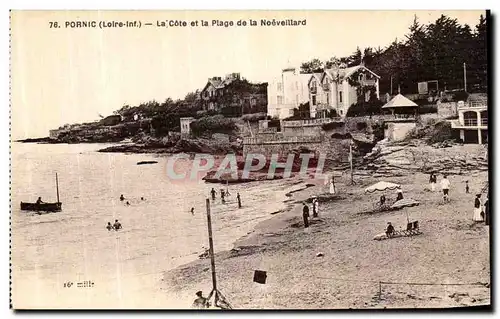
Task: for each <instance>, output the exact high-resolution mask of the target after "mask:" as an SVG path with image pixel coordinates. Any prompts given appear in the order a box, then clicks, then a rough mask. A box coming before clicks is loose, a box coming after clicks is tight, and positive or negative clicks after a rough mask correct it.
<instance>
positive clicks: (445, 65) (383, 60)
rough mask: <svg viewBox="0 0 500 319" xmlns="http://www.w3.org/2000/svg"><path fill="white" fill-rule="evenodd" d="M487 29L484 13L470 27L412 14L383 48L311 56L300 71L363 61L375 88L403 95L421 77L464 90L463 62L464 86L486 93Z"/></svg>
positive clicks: (413, 89)
mask: <svg viewBox="0 0 500 319" xmlns="http://www.w3.org/2000/svg"><path fill="white" fill-rule="evenodd" d="M487 33H488V28H487V19H486V17H485V16H484V15H481V16H480V18H479V21H478V24H477V25H476V26H475V27H474V29H472V28H471V27H470V26H469V25H467V24H464V25H461V24H460V23H459V22H458V20H457V19H452V18H450V17H447V16H445V15H441V17H439V18H438V19H437V20H436V21H435V22H434V23H429V24H420V23H419V21H418V19H417V17H416V16H415V18H414V21H413V23H412V24H411V25H410V27H409V32H408V34H407V35H406V36H405V38H404V39H396V40H394V41H393V42H392V43H391V44H390V45H389V46H387V47H386V48H380V47H378V48H371V47H368V48H365V49H364V50H363V51H361V50H360V48H359V47H358V48H357V49H356V51H355V52H354V53H353V54H351V55H350V56H347V57H335V56H334V57H331V58H330V59H329V60H327V61H321V60H320V59H317V58H315V59H312V60H310V61H307V62H304V63H302V65H301V72H302V73H313V72H314V73H316V72H322V71H323V70H324V69H325V68H331V67H335V66H337V67H351V66H355V65H359V64H360V63H361V62H364V64H365V66H366V67H367V68H369V69H370V70H372V71H373V72H375V73H376V74H378V75H379V76H380V77H381V79H380V92H384V93H385V92H388V93H391V94H395V93H397V90H398V87H400V89H401V93H402V94H412V93H417V92H418V87H417V83H418V82H424V81H435V80H437V81H438V85H439V91H442V90H453V89H464V63H465V69H466V72H465V73H466V80H467V91H468V92H486V89H487V71H488V61H487V59H488V58H487V46H488V43H487V40H488V36H487ZM391 80H392V81H391ZM391 82H392V85H391ZM391 86H392V92H391Z"/></svg>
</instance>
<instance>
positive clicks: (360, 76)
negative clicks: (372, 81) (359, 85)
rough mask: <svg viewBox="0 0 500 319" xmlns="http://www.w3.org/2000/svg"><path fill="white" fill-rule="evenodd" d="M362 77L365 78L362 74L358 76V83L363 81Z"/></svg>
mask: <svg viewBox="0 0 500 319" xmlns="http://www.w3.org/2000/svg"><path fill="white" fill-rule="evenodd" d="M364 77H365V76H364V74H360V75H359V81H360V82H361V81H363V79H364Z"/></svg>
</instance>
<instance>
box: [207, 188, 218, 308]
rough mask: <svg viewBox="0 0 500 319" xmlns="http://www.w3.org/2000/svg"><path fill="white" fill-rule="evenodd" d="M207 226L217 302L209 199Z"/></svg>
mask: <svg viewBox="0 0 500 319" xmlns="http://www.w3.org/2000/svg"><path fill="white" fill-rule="evenodd" d="M206 202H207V224H208V244H209V253H210V262H211V264H212V286H213V288H212V289H213V290H212V291H214V292H215V298H216V300H217V277H216V274H215V256H214V242H213V239H212V219H211V217H210V199H208V198H207V200H206Z"/></svg>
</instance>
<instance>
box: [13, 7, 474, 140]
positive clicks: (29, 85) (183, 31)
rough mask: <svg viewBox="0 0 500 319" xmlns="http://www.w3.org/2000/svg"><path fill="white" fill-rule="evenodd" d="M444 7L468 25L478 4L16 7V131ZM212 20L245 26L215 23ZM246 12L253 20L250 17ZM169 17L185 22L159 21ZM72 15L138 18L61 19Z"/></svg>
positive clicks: (393, 30)
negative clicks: (409, 7)
mask: <svg viewBox="0 0 500 319" xmlns="http://www.w3.org/2000/svg"><path fill="white" fill-rule="evenodd" d="M441 14H445V15H447V16H449V17H452V18H456V19H458V21H459V22H460V23H461V24H469V25H470V26H471V28H474V26H475V25H476V24H477V23H478V21H479V16H480V15H481V14H484V11H38V12H36V11H13V12H12V13H11V29H12V30H11V113H12V114H11V116H12V120H11V121H12V124H11V134H12V138H13V139H21V138H28V137H43V136H48V134H49V130H50V129H55V128H58V127H59V126H62V125H64V124H67V123H81V122H89V121H94V120H98V119H99V114H101V115H103V116H107V115H110V114H112V112H113V111H114V110H117V109H119V108H120V107H122V106H123V105H124V104H129V105H136V104H139V103H141V102H146V101H150V100H157V101H159V102H161V101H164V100H165V99H166V98H168V97H172V98H173V99H176V98H183V97H184V96H185V95H186V93H188V92H192V91H195V90H196V89H202V88H203V86H204V85H205V84H206V81H207V79H208V78H209V77H213V76H224V75H226V74H228V73H232V72H239V73H241V75H242V76H243V77H245V78H246V79H248V80H250V81H255V82H267V81H270V80H271V79H272V78H274V77H276V76H278V75H279V74H280V72H281V69H282V68H283V67H285V66H287V65H289V64H292V65H296V66H298V65H300V63H301V62H303V61H307V60H310V59H312V58H320V59H322V60H326V59H328V58H329V57H332V56H337V57H340V56H347V55H349V54H351V53H353V52H354V51H355V50H356V48H357V47H358V46H359V47H360V48H361V49H363V48H365V47H368V46H370V47H378V46H380V47H385V46H387V45H389V44H390V43H391V42H392V41H394V40H395V39H396V38H398V39H403V38H404V35H405V34H406V33H407V32H408V27H409V26H410V25H411V24H412V22H413V19H414V16H415V15H416V16H417V18H418V21H419V22H420V23H423V24H426V23H429V22H434V21H435V20H436V19H437V18H439V16H440V15H441ZM273 18H274V19H276V20H284V19H294V20H300V21H302V20H304V19H305V20H306V26H260V20H261V19H273ZM214 19H218V20H221V21H233V22H234V24H236V22H237V21H238V20H243V21H246V22H247V26H240V27H238V26H236V25H235V26H232V27H218V26H211V24H212V20H214ZM250 19H253V20H256V21H257V22H258V23H259V25H258V26H254V27H250V26H248V21H249V20H250ZM165 20H180V21H186V22H187V23H188V26H187V27H157V26H156V25H157V21H160V22H161V21H165ZM201 20H205V21H208V23H209V25H210V26H209V27H202V26H201V25H200V23H201V22H200V21H201ZM72 21H73V22H74V21H107V22H110V21H141V24H142V25H141V28H105V29H100V28H99V27H98V28H70V27H68V28H67V27H65V26H66V22H72ZM191 21H198V26H197V27H196V26H193V27H191V26H190V22H191ZM50 22H57V23H58V25H59V26H60V27H59V28H51V27H50ZM147 22H149V23H152V24H153V25H152V26H145V25H144V24H145V23H147Z"/></svg>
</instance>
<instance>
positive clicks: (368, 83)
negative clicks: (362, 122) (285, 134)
mask: <svg viewBox="0 0 500 319" xmlns="http://www.w3.org/2000/svg"><path fill="white" fill-rule="evenodd" d="M379 79H380V76H378V75H377V74H375V73H374V72H373V71H371V70H370V69H368V68H367V67H365V66H364V65H362V64H360V65H357V66H354V67H349V68H342V67H335V68H331V69H326V70H325V71H324V72H322V73H313V74H311V75H310V78H309V82H308V88H309V105H310V110H311V117H312V118H324V117H327V116H328V114H330V112H333V111H335V113H336V115H337V116H340V117H342V118H343V117H345V116H346V115H347V111H348V109H349V107H350V106H351V105H353V104H356V103H357V102H358V100H359V98H360V96H358V95H360V94H364V95H365V96H364V100H365V101H367V102H368V101H369V99H370V97H371V95H372V94H375V95H376V97H377V99H379V98H380V92H379ZM359 86H364V87H365V88H366V90H365V92H364V93H360V92H361V90H359V89H358V87H359Z"/></svg>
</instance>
